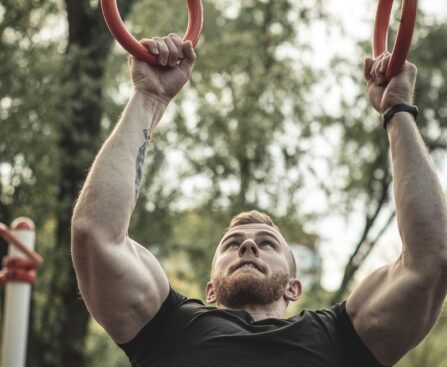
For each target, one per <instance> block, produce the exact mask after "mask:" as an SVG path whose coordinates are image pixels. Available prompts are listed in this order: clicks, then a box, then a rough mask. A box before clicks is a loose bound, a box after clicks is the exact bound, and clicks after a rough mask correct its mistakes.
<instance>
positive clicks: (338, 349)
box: [119, 289, 383, 367]
mask: <svg viewBox="0 0 447 367" xmlns="http://www.w3.org/2000/svg"><path fill="white" fill-rule="evenodd" d="M119 346H120V347H121V348H122V349H123V350H124V351H125V352H126V354H127V356H128V357H129V360H130V361H131V364H132V367H180V366H182V367H183V366H185V367H189V366H195V367H239V366H240V367H242V366H243V367H383V366H382V365H381V364H380V363H378V362H377V361H376V360H375V358H374V357H373V355H372V354H371V353H370V351H369V350H368V349H367V348H366V346H365V345H364V344H363V342H362V341H361V340H360V338H359V337H358V335H357V334H356V332H355V330H354V328H353V326H352V323H351V321H350V319H349V316H348V315H347V313H346V309H345V303H341V304H337V305H335V306H332V307H330V308H328V309H322V310H318V311H303V312H301V313H300V314H299V315H296V316H293V317H291V318H289V319H273V318H270V319H264V320H260V321H254V319H253V318H252V316H251V315H250V314H249V313H248V312H246V311H244V310H219V309H217V308H214V307H205V306H204V305H203V303H202V302H201V301H199V300H194V299H187V298H186V297H184V296H182V295H181V294H179V293H177V292H175V291H174V290H172V289H171V290H170V292H169V295H168V298H167V299H166V301H165V302H164V304H163V305H162V307H161V309H160V311H159V312H158V313H157V315H156V316H155V317H154V318H153V319H152V320H151V321H150V322H149V323H148V324H147V325H146V326H145V327H144V328H143V329H142V330H141V331H140V332H139V333H138V335H137V336H136V337H135V338H134V339H133V340H132V341H130V342H129V343H127V344H123V345H119Z"/></svg>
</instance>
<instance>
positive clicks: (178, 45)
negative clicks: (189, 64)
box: [169, 33, 185, 59]
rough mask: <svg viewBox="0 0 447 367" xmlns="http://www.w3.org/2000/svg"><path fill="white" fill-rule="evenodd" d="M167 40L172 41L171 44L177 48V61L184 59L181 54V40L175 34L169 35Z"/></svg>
mask: <svg viewBox="0 0 447 367" xmlns="http://www.w3.org/2000/svg"><path fill="white" fill-rule="evenodd" d="M169 38H170V39H171V40H172V42H174V44H175V46H176V47H177V50H178V58H179V59H183V58H184V57H185V54H184V52H183V44H184V42H183V39H181V38H180V37H179V36H178V35H176V34H175V33H171V34H170V35H169Z"/></svg>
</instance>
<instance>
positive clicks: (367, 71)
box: [363, 57, 374, 81]
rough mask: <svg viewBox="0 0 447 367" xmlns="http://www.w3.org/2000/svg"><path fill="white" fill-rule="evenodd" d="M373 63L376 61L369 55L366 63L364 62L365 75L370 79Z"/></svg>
mask: <svg viewBox="0 0 447 367" xmlns="http://www.w3.org/2000/svg"><path fill="white" fill-rule="evenodd" d="M373 63H374V60H373V59H372V58H371V57H367V58H366V59H365V64H364V68H363V76H364V77H365V79H366V80H368V81H369V80H370V79H371V67H372V65H373Z"/></svg>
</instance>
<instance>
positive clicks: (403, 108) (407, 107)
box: [383, 103, 419, 130]
mask: <svg viewBox="0 0 447 367" xmlns="http://www.w3.org/2000/svg"><path fill="white" fill-rule="evenodd" d="M398 112H409V113H411V114H412V115H413V117H414V119H415V120H416V119H417V117H418V112H419V110H418V108H417V107H416V106H413V105H411V104H405V103H399V104H395V105H394V106H392V107H390V108H388V109H387V110H386V111H385V112H384V114H383V128H384V129H385V130H386V128H387V125H388V122H389V121H390V120H391V119H392V118H393V116H394V115H395V114H396V113H398Z"/></svg>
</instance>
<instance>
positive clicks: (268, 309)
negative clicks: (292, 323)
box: [217, 302, 286, 321]
mask: <svg viewBox="0 0 447 367" xmlns="http://www.w3.org/2000/svg"><path fill="white" fill-rule="evenodd" d="M217 308H219V309H221V310H231V309H233V308H231V307H226V306H224V305H218V306H217ZM241 309H243V310H245V311H247V312H248V313H249V314H250V315H251V316H252V317H253V319H254V320H255V321H260V320H264V319H283V318H284V315H285V311H286V307H285V306H284V304H282V302H274V303H271V304H268V305H245V306H242V307H241Z"/></svg>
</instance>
